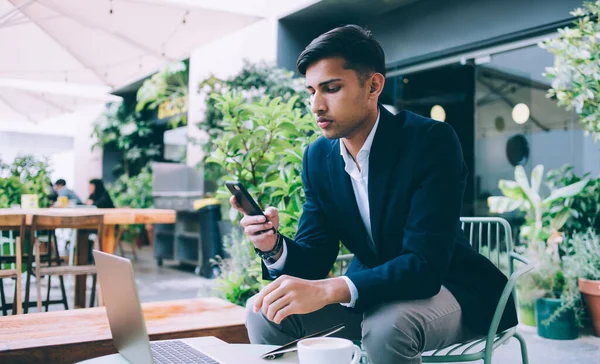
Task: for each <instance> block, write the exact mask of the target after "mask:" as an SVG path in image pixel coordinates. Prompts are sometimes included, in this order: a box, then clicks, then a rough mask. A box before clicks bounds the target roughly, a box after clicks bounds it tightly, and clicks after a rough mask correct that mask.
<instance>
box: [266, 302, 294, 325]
mask: <svg viewBox="0 0 600 364" xmlns="http://www.w3.org/2000/svg"><path fill="white" fill-rule="evenodd" d="M293 314H294V303H293V302H292V303H290V304H288V305H287V306H284V307H282V308H281V309H280V310H279V311H277V313H276V314H275V316H274V317H273V319H272V320H271V321H272V322H274V323H276V324H277V325H279V324H280V323H281V321H283V319H285V318H286V317H288V316H289V315H293Z"/></svg>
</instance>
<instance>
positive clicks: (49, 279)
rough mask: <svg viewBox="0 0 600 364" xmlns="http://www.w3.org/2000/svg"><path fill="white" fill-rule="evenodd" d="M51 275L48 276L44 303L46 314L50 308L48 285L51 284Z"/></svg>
mask: <svg viewBox="0 0 600 364" xmlns="http://www.w3.org/2000/svg"><path fill="white" fill-rule="evenodd" d="M51 278H52V276H51V275H48V290H47V291H46V302H45V303H44V306H46V312H48V307H49V306H50V283H51Z"/></svg>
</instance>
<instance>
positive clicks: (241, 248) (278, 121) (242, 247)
mask: <svg viewBox="0 0 600 364" xmlns="http://www.w3.org/2000/svg"><path fill="white" fill-rule="evenodd" d="M213 98H214V99H215V100H216V101H217V103H216V107H218V108H219V109H220V110H221V111H222V113H223V115H224V118H223V126H224V133H223V137H222V138H219V139H218V140H215V141H214V143H215V147H216V150H215V151H213V152H212V154H211V155H210V157H209V158H208V159H207V162H208V163H216V164H218V165H219V166H221V167H222V168H223V169H224V170H225V171H226V173H227V175H226V176H225V177H224V179H226V180H237V181H240V182H241V183H242V184H244V186H246V188H247V189H248V191H249V192H250V193H251V194H252V195H253V197H254V198H255V199H256V201H257V202H258V203H259V205H260V206H261V207H262V208H266V207H267V206H273V207H277V208H278V210H279V216H280V222H279V231H280V232H281V233H282V234H284V235H287V236H293V235H294V234H295V232H296V229H297V227H298V221H299V219H300V215H301V213H302V205H303V202H304V189H303V186H302V179H301V176H300V173H301V169H302V155H303V150H304V148H305V147H306V145H308V144H309V143H310V142H312V141H313V140H314V139H316V137H317V135H316V133H315V131H316V126H315V123H314V118H313V117H312V116H311V115H308V114H305V113H303V112H302V110H300V109H299V108H298V107H296V106H295V102H296V98H292V99H290V100H288V102H283V101H282V99H281V98H280V97H276V98H274V99H271V98H269V97H264V98H263V99H262V100H260V101H258V102H247V101H245V100H244V98H243V95H238V94H237V93H235V92H232V93H226V94H224V95H213ZM230 196H231V194H230V193H229V191H227V190H226V189H225V188H221V189H219V190H218V191H217V197H218V198H221V199H224V200H225V201H226V200H228V199H229V197H230ZM222 205H223V206H229V203H228V202H224V203H223V204H222ZM228 212H230V213H225V214H223V215H224V216H229V218H230V220H231V221H232V222H234V224H233V225H234V226H235V225H236V223H237V222H239V220H240V219H241V216H240V214H239V213H238V212H237V210H233V209H231V210H229V211H228ZM231 230H232V231H231V235H230V237H224V239H223V240H224V250H225V251H226V253H227V254H228V255H229V258H228V259H226V260H219V261H218V263H219V267H220V270H221V276H220V277H219V279H218V283H217V290H219V291H220V292H221V294H222V295H223V296H224V297H225V298H227V299H228V300H230V301H231V302H234V303H236V304H241V305H243V304H245V301H246V300H247V299H248V298H249V297H251V296H252V295H253V294H256V293H257V292H258V291H259V290H260V288H261V287H262V285H263V282H262V281H261V280H260V277H261V267H260V260H259V259H258V258H257V257H256V255H255V253H254V250H253V249H252V243H251V242H250V240H248V239H247V238H246V237H245V236H243V235H242V234H241V233H240V232H239V230H238V229H231Z"/></svg>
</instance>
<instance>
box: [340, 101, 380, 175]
mask: <svg viewBox="0 0 600 364" xmlns="http://www.w3.org/2000/svg"><path fill="white" fill-rule="evenodd" d="M380 116H381V112H380V111H379V109H378V110H377V120H375V125H373V129H371V132H370V133H369V136H367V139H366V140H365V143H364V144H363V146H362V147H361V148H360V150H359V151H358V153H360V152H363V151H366V152H367V154H369V152H370V151H371V145H373V139H374V138H375V132H376V131H377V125H379V117H380ZM358 153H357V154H356V155H357V156H358ZM340 154H341V155H342V158H344V162H346V163H348V160H351V159H352V157H351V156H350V153H349V152H348V149H346V145H345V144H344V141H343V140H341V139H340ZM363 154H364V153H363Z"/></svg>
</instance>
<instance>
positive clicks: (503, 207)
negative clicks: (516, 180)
mask: <svg viewBox="0 0 600 364" xmlns="http://www.w3.org/2000/svg"><path fill="white" fill-rule="evenodd" d="M521 206H522V202H521V201H514V200H512V199H510V198H508V197H502V196H491V197H488V207H489V209H490V212H491V213H494V214H503V213H506V212H511V211H514V210H516V209H517V208H519V207H521Z"/></svg>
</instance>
